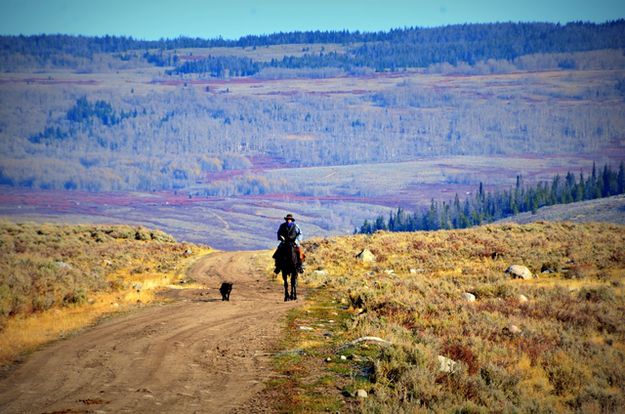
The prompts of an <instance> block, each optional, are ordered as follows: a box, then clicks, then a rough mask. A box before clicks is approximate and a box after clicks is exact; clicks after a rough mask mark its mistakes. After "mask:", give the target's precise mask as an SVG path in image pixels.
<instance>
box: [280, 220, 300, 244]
mask: <svg viewBox="0 0 625 414" xmlns="http://www.w3.org/2000/svg"><path fill="white" fill-rule="evenodd" d="M301 235H302V231H301V230H300V229H299V227H298V226H297V224H295V223H292V224H291V225H290V226H289V223H287V222H284V223H282V224H280V227H278V240H280V241H287V242H291V243H295V244H297V245H299V243H300V238H301Z"/></svg>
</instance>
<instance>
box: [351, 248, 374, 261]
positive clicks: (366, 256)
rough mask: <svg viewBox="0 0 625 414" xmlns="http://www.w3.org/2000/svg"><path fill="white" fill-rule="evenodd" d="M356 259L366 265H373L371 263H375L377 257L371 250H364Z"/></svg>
mask: <svg viewBox="0 0 625 414" xmlns="http://www.w3.org/2000/svg"><path fill="white" fill-rule="evenodd" d="M356 258H357V259H359V260H361V261H363V262H365V263H371V262H375V260H376V258H375V255H374V254H373V253H371V251H370V250H369V249H364V250H363V251H361V252H360V253H358V254H357V255H356Z"/></svg>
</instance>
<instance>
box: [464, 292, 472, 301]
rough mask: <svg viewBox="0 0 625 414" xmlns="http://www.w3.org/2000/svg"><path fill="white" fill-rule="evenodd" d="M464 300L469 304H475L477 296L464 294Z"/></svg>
mask: <svg viewBox="0 0 625 414" xmlns="http://www.w3.org/2000/svg"><path fill="white" fill-rule="evenodd" d="M462 298H463V299H464V300H466V301H467V302H475V295H474V294H472V293H469V292H464V293H463V294H462Z"/></svg>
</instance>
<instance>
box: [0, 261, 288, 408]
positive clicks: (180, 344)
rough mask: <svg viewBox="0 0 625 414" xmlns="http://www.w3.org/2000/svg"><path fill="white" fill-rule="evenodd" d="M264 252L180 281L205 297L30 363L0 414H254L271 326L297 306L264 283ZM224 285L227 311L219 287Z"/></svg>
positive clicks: (140, 315) (136, 318)
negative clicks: (196, 285) (227, 284)
mask: <svg viewBox="0 0 625 414" xmlns="http://www.w3.org/2000/svg"><path fill="white" fill-rule="evenodd" d="M269 254H270V253H267V252H220V253H214V254H210V255H208V256H205V257H203V258H201V259H200V260H199V261H198V262H197V263H196V264H195V265H194V266H193V267H192V268H191V269H190V270H189V276H190V277H191V278H193V279H195V280H197V281H199V282H202V283H204V284H205V285H206V286H209V287H210V289H209V290H177V291H173V292H172V293H171V294H172V295H173V296H175V298H176V299H177V301H176V303H173V304H168V305H162V306H153V307H148V308H146V309H142V310H140V311H137V312H133V313H132V314H129V315H125V316H122V317H115V318H113V319H111V320H108V321H106V322H104V323H101V324H100V325H98V326H96V327H94V328H91V329H89V330H86V331H85V332H84V333H81V334H79V335H77V336H74V337H72V338H69V339H66V340H62V341H59V342H56V343H54V344H52V345H50V346H48V347H46V348H44V349H42V350H40V351H38V352H36V353H34V354H33V355H31V356H29V357H28V358H27V360H26V362H24V363H23V364H22V365H20V366H19V367H17V368H16V369H15V370H14V371H13V372H12V373H11V374H10V375H8V376H7V377H6V378H3V379H2V380H1V381H0V412H3V413H23V412H29V413H44V412H48V413H51V412H57V413H77V412H117V413H123V412H133V413H136V412H145V413H148V412H150V413H153V412H168V413H169V412H171V413H173V412H175V413H194V412H202V413H206V412H215V413H217V412H219V413H224V412H229V411H240V412H243V411H244V412H262V411H265V410H266V407H263V406H257V405H254V404H250V403H249V401H250V399H251V398H252V397H253V396H254V395H255V394H256V393H258V392H259V391H260V390H262V388H263V381H265V380H266V379H268V378H270V377H271V376H272V375H273V374H272V372H271V369H270V363H269V362H270V361H269V355H270V352H271V350H272V346H275V341H276V338H277V337H278V335H279V332H280V320H281V317H282V316H284V315H285V313H286V312H287V311H288V310H289V309H291V308H292V307H294V306H296V305H297V303H296V302H287V303H284V302H282V295H281V287H280V285H278V284H276V283H272V282H270V281H268V279H267V276H266V270H265V266H266V263H267V260H268V259H269ZM223 280H228V281H232V282H233V283H234V289H233V291H232V295H231V301H230V302H222V301H221V300H220V296H219V292H218V290H217V289H218V287H219V285H220V282H221V281H223Z"/></svg>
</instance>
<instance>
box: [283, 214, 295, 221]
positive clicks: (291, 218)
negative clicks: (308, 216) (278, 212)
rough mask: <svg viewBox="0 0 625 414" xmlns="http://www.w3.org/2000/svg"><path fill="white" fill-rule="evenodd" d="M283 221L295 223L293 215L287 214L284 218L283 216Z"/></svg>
mask: <svg viewBox="0 0 625 414" xmlns="http://www.w3.org/2000/svg"><path fill="white" fill-rule="evenodd" d="M284 219H285V220H293V221H295V217H293V214H290V213H289V214H287V215H286V216H284Z"/></svg>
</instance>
